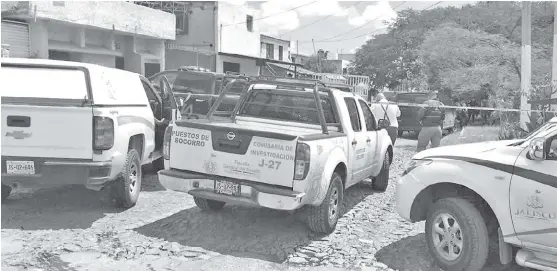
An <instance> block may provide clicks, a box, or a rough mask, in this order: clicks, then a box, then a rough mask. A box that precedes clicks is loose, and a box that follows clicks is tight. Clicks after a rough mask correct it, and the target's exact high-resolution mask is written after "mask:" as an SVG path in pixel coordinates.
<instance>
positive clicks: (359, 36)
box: [300, 1, 443, 44]
mask: <svg viewBox="0 0 557 271" xmlns="http://www.w3.org/2000/svg"><path fill="white" fill-rule="evenodd" d="M441 2H443V1H439V2H437V3H435V4H433V5H431V6H429V7H427V8H424V9H422V10H420V11H424V10H428V9H430V8H432V7H434V6H436V5H439V4H441ZM387 28H389V27H388V26H387V27H383V28H379V29H376V30H374V31H372V32H370V33H365V34H362V35H358V36H355V37H351V38H345V39H337V40H329V39H324V40H319V41H315V42H339V41H347V40H353V39H357V38H361V37H364V36H368V35H372V34H375V33H377V32H379V31H381V30H385V29H387ZM300 43H302V44H304V43H312V42H311V41H306V42H300Z"/></svg>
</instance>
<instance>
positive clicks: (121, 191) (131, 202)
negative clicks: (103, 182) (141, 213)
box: [111, 149, 143, 208]
mask: <svg viewBox="0 0 557 271" xmlns="http://www.w3.org/2000/svg"><path fill="white" fill-rule="evenodd" d="M142 176H143V174H142V171H141V161H140V159H139V153H138V152H137V151H136V150H135V149H131V150H129V151H128V155H127V157H126V163H125V164H124V169H123V170H122V173H121V176H120V177H119V178H117V179H116V180H115V182H116V183H115V184H114V186H113V189H111V194H112V195H111V197H112V199H113V201H114V202H115V203H116V205H117V206H118V207H124V208H131V207H133V206H135V204H136V203H137V199H138V198H139V192H140V191H141V177H142Z"/></svg>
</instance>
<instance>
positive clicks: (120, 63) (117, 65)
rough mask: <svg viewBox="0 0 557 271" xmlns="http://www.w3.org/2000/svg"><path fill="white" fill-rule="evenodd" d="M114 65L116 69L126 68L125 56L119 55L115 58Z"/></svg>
mask: <svg viewBox="0 0 557 271" xmlns="http://www.w3.org/2000/svg"><path fill="white" fill-rule="evenodd" d="M114 67H115V68H116V69H120V70H124V69H125V63H124V58H123V57H121V56H117V57H116V58H115V59H114Z"/></svg>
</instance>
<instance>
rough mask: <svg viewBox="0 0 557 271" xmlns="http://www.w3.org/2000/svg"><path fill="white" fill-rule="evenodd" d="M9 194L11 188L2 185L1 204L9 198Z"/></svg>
mask: <svg viewBox="0 0 557 271" xmlns="http://www.w3.org/2000/svg"><path fill="white" fill-rule="evenodd" d="M10 193H12V188H11V187H10V186H8V185H5V184H3V185H2V203H4V202H5V201H6V199H7V198H8V197H9V196H10Z"/></svg>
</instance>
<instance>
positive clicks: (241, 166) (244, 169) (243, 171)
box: [222, 160, 261, 177]
mask: <svg viewBox="0 0 557 271" xmlns="http://www.w3.org/2000/svg"><path fill="white" fill-rule="evenodd" d="M222 167H223V169H224V172H226V173H228V174H235V175H240V176H254V177H259V174H260V173H261V170H259V169H257V168H254V167H253V166H251V164H250V163H249V162H246V161H239V160H234V162H233V163H232V164H224V165H223V166H222Z"/></svg>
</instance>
